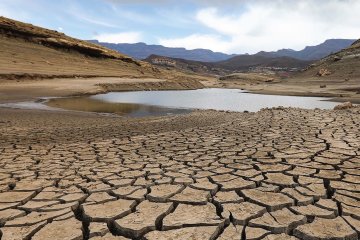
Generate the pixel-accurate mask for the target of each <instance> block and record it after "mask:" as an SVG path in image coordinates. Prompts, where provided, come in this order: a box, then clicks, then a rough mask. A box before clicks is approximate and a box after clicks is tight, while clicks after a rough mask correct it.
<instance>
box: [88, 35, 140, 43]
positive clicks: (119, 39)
mask: <svg viewBox="0 0 360 240" xmlns="http://www.w3.org/2000/svg"><path fill="white" fill-rule="evenodd" d="M93 38H94V39H96V40H99V41H100V42H108V43H138V42H141V39H142V34H141V33H140V32H121V33H103V34H98V35H95V36H94V37H93Z"/></svg>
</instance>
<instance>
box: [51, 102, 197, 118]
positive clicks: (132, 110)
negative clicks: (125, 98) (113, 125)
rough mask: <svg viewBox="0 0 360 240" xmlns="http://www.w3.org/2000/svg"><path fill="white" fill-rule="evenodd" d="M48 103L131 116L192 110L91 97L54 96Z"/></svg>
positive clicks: (159, 114) (68, 107)
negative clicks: (115, 101)
mask: <svg viewBox="0 0 360 240" xmlns="http://www.w3.org/2000/svg"><path fill="white" fill-rule="evenodd" d="M46 104H47V105H48V106H50V107H55V108H62V109H67V110H75V111H85V112H98V113H115V114H119V115H126V116H129V117H143V116H162V115H170V114H182V113H188V112H190V110H187V109H173V108H164V107H157V106H151V105H144V104H133V103H111V102H106V101H102V100H98V99H93V98H90V97H73V98H54V99H50V100H49V101H48V102H47V103H46Z"/></svg>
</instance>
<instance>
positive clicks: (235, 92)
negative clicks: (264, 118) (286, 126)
mask: <svg viewBox="0 0 360 240" xmlns="http://www.w3.org/2000/svg"><path fill="white" fill-rule="evenodd" d="M324 100H329V99H328V98H322V97H297V96H278V95H265V94H251V93H247V92H245V91H242V90H239V89H222V88H206V89H198V90H179V91H134V92H110V93H106V94H97V95H93V96H82V97H69V98H50V99H47V100H46V103H45V104H46V105H44V104H43V103H42V102H41V101H39V102H23V103H14V104H1V107H13V108H33V109H43V110H54V109H55V110H56V109H57V110H58V109H66V110H75V111H86V112H97V113H111V114H113V113H115V114H119V115H123V116H128V117H143V116H162V115H171V114H183V113H189V112H191V111H192V110H193V109H214V110H224V111H235V112H243V111H250V112H256V111H259V110H260V109H262V108H271V107H278V106H283V107H297V108H305V109H315V108H320V109H332V108H333V107H334V106H336V105H337V103H336V102H331V101H324Z"/></svg>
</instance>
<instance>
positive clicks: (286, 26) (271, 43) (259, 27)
mask: <svg viewBox="0 0 360 240" xmlns="http://www.w3.org/2000/svg"><path fill="white" fill-rule="evenodd" d="M234 12H235V10H234V11H233V12H232V13H231V14H229V13H228V12H222V11H221V9H220V8H214V7H207V8H203V9H200V10H199V11H198V12H197V14H196V20H197V21H198V22H199V23H200V24H202V25H203V26H205V27H207V28H208V29H209V30H211V31H213V32H214V33H212V34H210V35H209V34H205V35H201V34H192V35H189V36H185V37H182V38H174V39H161V40H160V44H164V45H165V46H169V47H180V46H185V47H186V48H189V49H193V48H207V47H208V48H209V49H212V50H216V51H224V52H228V53H244V52H249V53H255V52H258V51H260V50H266V51H272V50H278V49H281V48H293V49H296V50H300V49H302V48H304V46H305V45H315V44H319V43H321V42H322V41H324V40H325V39H329V38H354V39H356V38H359V37H360V24H359V20H358V13H359V12H360V1H358V0H326V1H325V0H324V1H315V0H302V1H292V0H290V1H285V0H273V1H248V2H244V4H243V5H242V8H241V9H240V10H239V11H238V13H235V14H234ZM224 39H225V40H224Z"/></svg>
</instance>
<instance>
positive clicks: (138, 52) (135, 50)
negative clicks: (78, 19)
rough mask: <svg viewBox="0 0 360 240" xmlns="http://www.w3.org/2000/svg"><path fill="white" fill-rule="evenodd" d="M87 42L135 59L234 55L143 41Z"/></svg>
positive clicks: (203, 58)
mask: <svg viewBox="0 0 360 240" xmlns="http://www.w3.org/2000/svg"><path fill="white" fill-rule="evenodd" d="M89 42H92V43H96V44H99V45H102V46H104V47H107V48H110V49H113V50H116V51H119V52H122V53H125V54H127V55H129V56H132V57H134V58H136V59H145V58H148V57H149V56H150V55H153V54H156V55H160V56H165V57H171V58H181V59H186V60H193V61H201V62H217V61H222V60H226V59H229V58H231V57H233V56H235V55H229V54H225V53H220V52H213V51H211V50H208V49H194V50H187V49H185V48H169V47H164V46H161V45H147V44H145V43H134V44H130V43H118V44H114V43H106V42H99V41H97V40H89Z"/></svg>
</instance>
